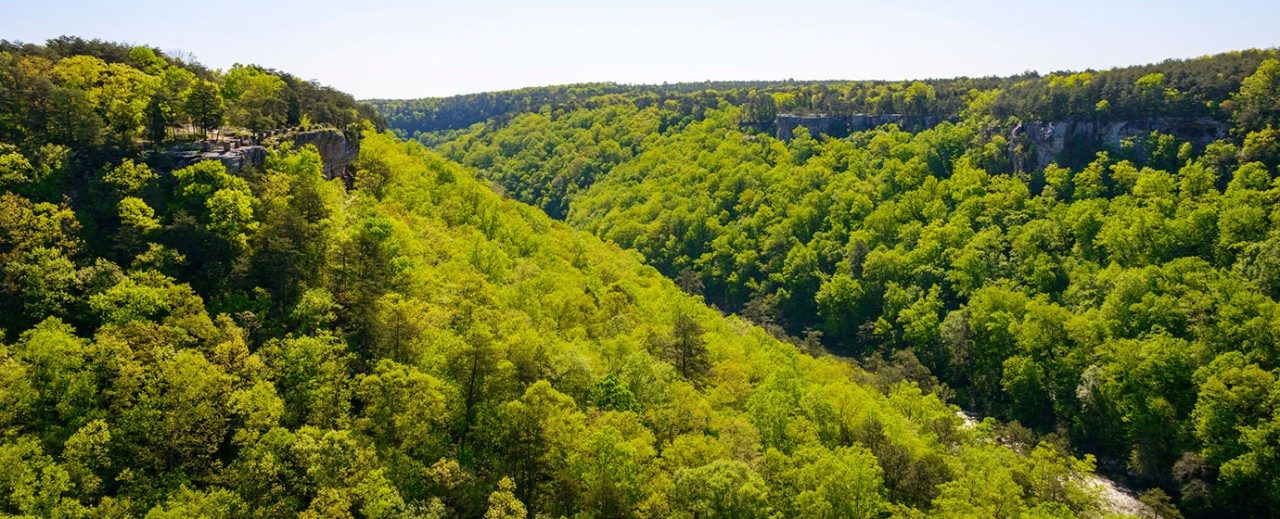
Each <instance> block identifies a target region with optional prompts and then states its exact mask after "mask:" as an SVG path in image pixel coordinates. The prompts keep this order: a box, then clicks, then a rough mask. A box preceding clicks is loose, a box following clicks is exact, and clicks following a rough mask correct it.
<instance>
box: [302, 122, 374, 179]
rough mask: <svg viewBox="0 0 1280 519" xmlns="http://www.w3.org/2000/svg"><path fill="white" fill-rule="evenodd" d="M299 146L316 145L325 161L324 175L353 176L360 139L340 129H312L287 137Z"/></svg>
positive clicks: (329, 177)
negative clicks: (346, 134)
mask: <svg viewBox="0 0 1280 519" xmlns="http://www.w3.org/2000/svg"><path fill="white" fill-rule="evenodd" d="M285 138H286V139H287V140H292V141H293V144H294V145H295V146H298V147H302V146H315V147H316V151H319V152H320V159H321V160H323V161H324V176H325V178H328V179H334V178H339V177H341V178H344V179H349V178H351V163H352V162H355V160H356V156H358V155H360V141H359V140H358V139H347V138H346V136H344V135H343V134H342V132H340V131H338V130H332V129H326V130H312V131H309V132H300V133H296V134H293V135H292V136H288V137H285Z"/></svg>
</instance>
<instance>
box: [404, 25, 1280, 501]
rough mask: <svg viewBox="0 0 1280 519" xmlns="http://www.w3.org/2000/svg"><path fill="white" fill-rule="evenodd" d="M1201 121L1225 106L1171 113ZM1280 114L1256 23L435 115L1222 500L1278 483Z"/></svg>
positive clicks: (820, 336)
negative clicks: (921, 124) (1096, 58)
mask: <svg viewBox="0 0 1280 519" xmlns="http://www.w3.org/2000/svg"><path fill="white" fill-rule="evenodd" d="M533 98H536V96H534V97H533ZM655 100H657V102H654V101H655ZM455 102H459V100H455V99H443V100H435V101H433V103H434V104H435V105H437V106H451V105H452V104H453V103H455ZM412 104H413V103H409V106H412ZM463 104H465V103H463ZM780 113H826V114H842V113H844V114H876V113H880V114H905V115H910V114H915V115H922V116H923V115H932V116H940V117H941V118H942V119H944V122H942V123H941V124H938V125H936V126H933V127H931V128H927V129H922V130H920V131H916V132H907V131H904V130H902V129H901V128H900V127H897V126H893V125H889V126H884V127H880V128H876V129H873V130H869V131H864V132H857V133H854V134H853V135H851V136H849V137H847V138H827V137H824V136H820V135H812V136H811V135H810V134H808V132H805V131H804V130H803V128H801V129H800V130H799V131H798V132H797V135H796V136H795V138H793V139H790V140H789V141H782V140H779V139H777V138H775V137H774V136H773V135H771V133H772V132H771V131H770V130H771V129H770V128H768V125H769V124H770V123H771V122H772V121H773V119H774V117H775V116H776V115H777V114H780ZM387 115H388V117H389V118H390V120H391V121H392V126H393V127H395V126H396V125H397V124H398V123H399V121H400V119H398V117H401V118H402V117H404V113H403V112H402V111H401V112H397V111H394V110H392V111H388V114H387ZM486 115H487V114H486ZM1189 121H1190V122H1191V123H1194V124H1195V125H1199V126H1200V127H1205V128H1221V131H1220V132H1217V133H1216V134H1214V135H1212V137H1211V138H1204V135H1205V134H1203V133H1201V134H1195V135H1189V134H1182V133H1179V131H1180V130H1178V128H1180V126H1179V125H1184V126H1185V125H1186V124H1190V123H1189ZM1054 125H1057V126H1056V128H1059V130H1054V128H1055V126H1054ZM1278 125H1280V61H1277V53H1276V51H1274V50H1265V51H1245V52H1236V53H1228V54H1223V55H1217V56H1208V57H1203V58H1196V59H1191V60H1179V61H1168V62H1164V63H1159V64H1153V65H1145V66H1137V67H1128V68H1121V69H1114V70H1107V71H1087V72H1078V73H1057V74H1051V75H1046V76H1037V75H1024V76H1018V77H1011V78H982V79H956V80H932V81H919V82H900V83H874V82H868V83H818V84H811V85H805V84H759V85H742V86H740V87H736V88H730V89H726V90H699V91H695V92H690V93H685V94H680V93H673V92H671V91H669V90H666V89H664V88H656V87H655V88H653V89H651V90H648V91H646V90H645V89H638V90H636V91H634V92H629V93H623V94H612V95H603V96H598V97H594V98H589V99H586V100H578V101H575V102H573V103H569V104H567V105H566V104H561V103H545V104H542V105H536V106H531V107H529V108H527V109H526V111H525V112H524V113H507V114H505V115H503V116H502V117H498V118H496V119H489V120H488V121H487V122H485V123H483V124H477V125H475V126H472V127H471V128H469V129H467V130H465V131H458V130H454V131H453V132H452V133H436V134H423V135H420V138H421V139H422V140H423V141H424V142H428V143H432V144H436V145H437V146H438V149H439V150H441V151H442V152H443V153H444V154H445V155H446V156H448V157H450V158H453V159H455V160H457V161H459V162H462V163H463V164H465V165H468V166H471V167H474V168H476V169H477V170H478V171H479V174H480V175H481V176H482V177H484V178H486V179H489V180H491V181H492V182H494V184H495V185H496V186H497V187H498V188H500V189H502V190H503V191H505V192H506V193H507V194H508V195H509V196H511V197H514V198H516V199H518V200H521V201H525V202H528V203H530V204H535V205H538V206H540V207H542V208H543V209H544V210H545V211H546V212H547V213H548V214H550V215H552V216H555V217H559V218H565V219H566V220H567V221H568V222H569V223H570V224H572V225H573V226H574V227H576V228H579V229H583V230H587V231H590V232H591V233H593V234H595V235H597V236H599V237H601V238H604V239H606V240H608V241H611V242H614V243H617V244H618V245H621V246H623V247H625V248H629V249H634V250H636V251H638V252H640V253H641V254H643V255H644V257H645V259H646V260H647V261H648V262H649V263H650V264H651V265H653V266H655V267H656V268H657V269H658V270H659V271H661V272H663V273H664V274H666V275H667V276H669V277H671V278H673V279H676V280H677V281H678V282H679V284H680V286H681V287H682V288H684V289H685V290H686V291H687V292H690V293H696V294H700V295H703V296H704V298H705V300H706V301H708V302H709V303H713V304H715V305H716V306H718V307H720V308H723V309H725V310H727V311H732V312H736V313H739V314H741V315H743V316H744V317H746V318H747V319H749V320H751V321H753V322H755V323H757V324H759V325H761V326H764V327H766V328H768V329H770V330H772V331H773V333H774V334H775V335H777V336H779V337H787V336H795V337H805V340H806V341H807V342H809V343H814V342H816V341H820V342H821V343H822V344H824V345H825V346H826V347H827V348H828V349H830V350H832V351H835V352H838V353H841V354H846V355H850V356H853V357H855V358H857V359H860V360H862V361H863V362H864V363H865V364H866V365H868V366H878V365H881V364H882V363H883V362H884V361H883V359H885V358H890V357H893V358H905V357H908V356H909V357H911V358H913V359H918V360H919V362H920V363H922V364H923V366H924V367H926V368H927V369H928V371H929V373H931V374H932V375H933V376H936V377H937V378H938V379H940V380H941V381H942V382H945V383H946V384H947V386H949V388H950V389H952V390H954V392H955V396H954V401H955V402H956V403H958V404H960V405H962V406H964V407H965V408H968V409H971V410H974V411H976V412H979V413H981V414H983V415H990V416H995V417H998V418H1000V419H1002V420H1010V421H1016V422H1018V423H1019V424H1021V425H1023V426H1026V427H1030V428H1031V429H1032V430H1034V431H1035V432H1036V433H1037V434H1040V435H1052V436H1053V437H1056V438H1061V439H1065V440H1068V441H1069V444H1070V445H1071V448H1072V449H1073V452H1076V453H1077V454H1081V453H1092V454H1095V455H1097V456H1099V458H1100V459H1102V460H1103V461H1104V463H1105V464H1106V465H1107V466H1108V467H1110V471H1111V472H1112V473H1116V474H1118V475H1121V476H1127V477H1130V478H1132V479H1133V480H1134V481H1135V482H1136V483H1137V484H1138V485H1140V486H1141V487H1143V488H1148V489H1152V490H1151V491H1150V492H1151V493H1152V495H1155V494H1159V495H1164V494H1168V495H1169V496H1171V499H1172V500H1173V502H1175V503H1176V504H1177V505H1178V506H1179V508H1180V509H1181V512H1182V513H1185V514H1188V515H1192V516H1205V517H1208V516H1222V515H1236V516H1265V515H1266V514H1267V512H1265V511H1267V510H1273V509H1276V508H1277V507H1280V457H1278V454H1277V453H1280V382H1278V381H1277V378H1278V375H1280V371H1278V368H1280V359H1278V358H1277V353H1276V344H1277V343H1278V341H1280V306H1277V302H1276V301H1277V298H1280V259H1278V258H1280V231H1277V230H1276V229H1277V225H1278V223H1280V204H1278V203H1277V202H1278V201H1280V200H1278V199H1280V181H1277V180H1276V178H1277V165H1278V164H1280V144H1278V143H1280V131H1278V130H1277V129H1276V126H1278ZM1148 127H1152V128H1156V129H1155V130H1144V131H1133V130H1126V128H1129V129H1132V128H1148ZM1027 128H1032V129H1033V130H1032V131H1031V133H1033V135H1028V131H1027ZM1035 128H1040V129H1046V130H1044V131H1046V132H1052V131H1058V132H1059V133H1056V134H1055V133H1049V134H1047V135H1034V132H1035V130H1034V129H1035ZM1061 128H1075V129H1076V130H1070V129H1068V130H1061ZM1081 128H1083V129H1081ZM1161 128H1169V130H1168V131H1167V132H1164V131H1161ZM397 129H398V130H400V131H403V132H405V133H407V134H412V132H413V131H414V130H416V129H417V128H416V127H414V126H411V125H405V126H401V127H399V128H397ZM1125 131H1128V133H1124V132H1125ZM1073 132H1074V133H1073ZM1059 137H1060V138H1059ZM1055 139H1057V140H1056V141H1055ZM1051 146H1058V148H1054V149H1053V150H1052V151H1053V152H1054V153H1053V154H1051V155H1052V156H1051V158H1052V159H1053V160H1052V161H1051V163H1049V164H1048V165H1047V166H1045V167H1040V166H1039V165H1037V163H1036V162H1037V161H1036V160H1035V159H1036V157H1037V153H1040V154H1044V153H1046V152H1047V150H1050V147H1051ZM797 341H798V340H797ZM1171 513H1175V512H1166V515H1168V514H1171Z"/></svg>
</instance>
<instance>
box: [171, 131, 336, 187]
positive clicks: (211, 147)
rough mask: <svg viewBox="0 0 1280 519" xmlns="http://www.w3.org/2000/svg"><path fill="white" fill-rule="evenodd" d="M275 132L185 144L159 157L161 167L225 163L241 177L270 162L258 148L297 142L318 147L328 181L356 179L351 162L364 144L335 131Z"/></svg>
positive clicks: (230, 171) (174, 167)
mask: <svg viewBox="0 0 1280 519" xmlns="http://www.w3.org/2000/svg"><path fill="white" fill-rule="evenodd" d="M278 132H279V133H277V131H273V132H269V133H263V134H258V135H255V136H254V137H245V138H243V139H234V140H226V141H213V142H210V141H205V142H201V143H198V144H185V145H182V146H180V147H177V148H174V149H171V150H168V151H165V152H162V153H160V154H159V155H157V156H156V160H157V162H158V165H159V166H161V167H162V168H164V169H178V168H184V167H187V166H190V165H192V164H195V163H196V162H200V161H202V160H217V161H221V162H222V164H223V165H224V166H226V167H227V172H228V173H231V174H233V175H236V174H240V173H242V172H244V171H245V170H246V169H250V168H259V167H262V163H263V162H264V161H266V159H267V148H265V147H263V146H260V145H258V144H257V143H258V142H263V141H265V144H267V145H272V143H276V142H279V141H278V140H276V139H274V138H273V137H277V136H278V137H279V139H280V140H286V141H293V144H294V146H297V147H302V146H315V148H316V151H318V152H320V159H321V160H322V161H323V162H324V176H325V178H328V179H334V178H343V179H345V180H347V181H348V182H350V181H351V178H352V167H351V163H352V162H355V160H356V156H358V155H359V154H360V141H359V140H358V139H347V137H346V136H345V135H343V133H342V132H340V131H338V130H333V129H324V130H312V131H308V132H297V133H288V132H287V131H286V130H280V131H278Z"/></svg>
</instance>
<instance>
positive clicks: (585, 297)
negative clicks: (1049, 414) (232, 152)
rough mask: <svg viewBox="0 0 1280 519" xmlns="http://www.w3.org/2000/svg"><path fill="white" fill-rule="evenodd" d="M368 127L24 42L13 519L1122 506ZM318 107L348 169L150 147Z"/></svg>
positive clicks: (924, 511)
mask: <svg viewBox="0 0 1280 519" xmlns="http://www.w3.org/2000/svg"><path fill="white" fill-rule="evenodd" d="M708 114H709V117H704V118H702V119H701V120H699V121H697V122H693V121H692V120H689V121H685V122H682V123H680V124H681V125H684V126H687V127H689V128H695V127H698V126H699V125H710V124H715V121H716V120H717V119H718V118H719V119H724V118H728V119H724V120H730V119H732V118H733V117H734V112H733V109H732V108H727V107H726V108H717V109H716V110H713V111H711V112H708ZM377 119H378V118H377V116H376V114H372V112H370V111H369V109H368V108H367V107H365V106H363V105H359V104H357V103H355V102H354V101H353V100H352V99H351V98H350V96H346V95H345V94H341V93H338V92H336V91H334V90H332V89H329V88H327V87H323V86H321V85H317V84H313V83H309V82H300V81H297V80H296V78H294V77H293V76H290V75H288V74H287V73H284V72H279V71H275V70H271V69H268V68H264V67H259V66H255V65H238V66H236V67H233V68H232V69H231V70H227V71H219V70H208V69H206V68H204V67H202V66H200V65H199V64H198V63H195V62H194V61H192V60H190V59H189V58H188V59H178V58H176V57H173V56H168V55H166V54H165V53H163V52H160V51H158V50H156V49H152V48H147V47H139V46H129V45H121V44H115V43H108V42H101V41H96V40H95V41H88V40H81V39H76V38H60V39H57V40H52V41H50V42H48V43H46V44H44V45H33V44H18V43H9V42H5V43H3V44H2V45H0V265H2V267H0V514H2V515H6V516H19V517H101V518H106V517H148V518H167V517H209V518H222V517H227V518H232V517H264V518H265V517H308V518H310V517H317V518H318V517H486V518H523V517H690V518H692V517H702V518H707V517H733V518H744V517H745V518H750V517H762V518H763V517H885V516H901V517H923V516H946V517H1014V516H1036V517H1040V516H1045V517H1048V516H1052V517H1070V516H1098V515H1105V514H1107V513H1109V509H1108V508H1107V507H1106V506H1105V505H1104V503H1103V502H1102V501H1101V500H1100V498H1099V496H1098V491H1097V488H1095V487H1094V485H1093V484H1092V483H1091V482H1090V480H1089V478H1088V476H1089V474H1091V473H1092V471H1093V470H1094V459H1093V457H1092V456H1087V455H1086V456H1079V457H1077V456H1075V455H1073V454H1072V453H1071V452H1070V450H1069V449H1070V446H1069V444H1068V443H1067V442H1066V438H1065V437H1064V436H1046V437H1043V438H1037V437H1035V436H1033V435H1032V434H1031V433H1030V431H1028V430H1027V429H1026V428H1024V427H1021V426H1017V425H1004V424H1001V423H1000V422H998V421H995V420H986V421H984V422H982V423H981V424H978V425H976V426H973V427H970V426H967V425H966V424H965V422H964V421H963V420H962V418H961V417H960V416H958V414H957V408H956V407H955V406H953V405H949V404H948V403H947V402H946V401H945V400H946V399H947V398H949V397H950V395H951V391H950V390H949V389H948V388H947V387H946V386H945V385H944V384H943V383H942V382H941V381H939V380H938V379H937V378H936V377H933V376H931V375H930V374H929V373H928V372H927V371H926V370H925V369H924V367H923V366H922V365H921V363H920V361H919V360H918V359H917V358H916V357H914V356H912V355H910V354H906V353H897V354H891V355H887V356H886V357H885V358H883V359H880V360H878V361H877V362H871V363H868V364H867V366H865V367H863V366H860V365H859V364H858V363H855V362H853V361H851V360H849V359H846V358H841V357H835V356H832V355H829V354H826V353H824V352H823V351H822V348H821V346H820V344H818V343H817V340H816V339H817V337H816V336H810V337H808V338H807V339H808V340H799V339H792V340H785V339H787V338H786V337H783V338H782V339H780V338H779V336H781V335H782V334H776V335H775V334H771V333H769V332H768V331H766V330H765V329H764V328H762V327H760V326H756V325H754V324H752V323H750V322H748V321H746V320H744V319H741V318H739V317H736V316H725V315H724V314H722V313H720V312H719V311H717V310H715V309H714V308H711V307H709V306H707V305H706V304H705V303H704V302H703V301H702V300H701V299H699V298H698V297H695V296H691V295H689V294H687V293H685V292H684V291H682V290H681V289H680V288H679V287H678V286H677V284H676V283H674V282H672V281H671V280H669V279H667V278H666V277H664V276H662V275H661V273H660V272H659V269H655V268H654V267H652V266H649V265H647V264H646V262H645V259H644V258H642V257H641V256H640V255H639V254H637V253H635V252H631V251H627V250H624V249H622V248H620V247H618V246H617V245H615V244H611V243H608V242H606V241H604V240H601V239H599V238H597V237H595V236H592V235H591V234H590V233H587V232H584V231H582V230H578V229H574V228H573V227H571V226H570V225H568V224H566V223H564V222H558V221H555V220H553V219H551V218H549V217H547V216H546V215H544V214H543V213H542V212H541V211H539V210H538V209H537V208H534V207H531V206H528V205H525V204H523V203H521V202H518V201H513V200H508V199H504V198H503V197H502V196H500V195H499V194H497V193H495V192H494V191H493V190H492V189H491V186H490V185H489V184H488V183H487V182H485V181H482V180H479V179H477V178H475V177H474V172H473V170H471V169H470V168H468V167H467V166H463V165H460V164H458V163H456V162H453V161H451V160H449V159H448V158H445V157H444V156H442V155H440V154H438V153H436V152H433V151H429V150H428V149H426V148H425V147H424V146H422V145H421V144H419V143H415V142H405V141H401V140H399V139H397V138H396V137H395V136H393V135H392V134H390V133H385V132H383V133H380V132H378V131H377V125H378V121H377ZM630 119H631V118H630V117H629V116H628V117H623V118H619V121H622V120H630ZM734 124H736V122H735V123H734ZM295 125H297V126H302V127H308V126H312V125H324V126H332V127H338V128H342V129H345V130H348V131H359V132H360V133H361V135H362V138H361V139H360V152H359V156H358V157H357V159H356V160H355V163H354V164H353V166H352V171H351V172H350V175H349V176H347V177H343V178H332V179H329V178H326V176H325V175H324V174H323V173H322V172H323V166H324V164H323V163H322V160H323V159H322V158H321V155H320V154H319V153H318V152H317V150H315V149H314V148H311V147H304V148H297V147H295V146H292V145H289V144H281V145H275V146H273V147H271V148H270V149H269V150H268V151H267V157H266V159H265V160H264V162H263V164H262V166H261V167H252V166H248V167H243V168H240V169H237V170H235V171H231V170H228V169H227V168H226V166H225V165H224V164H223V163H221V162H219V161H202V162H197V163H194V164H191V165H187V166H184V167H177V168H171V167H168V166H166V165H165V163H164V162H163V161H161V160H158V157H160V156H161V155H163V153H162V152H164V151H165V150H167V149H170V148H171V147H174V146H185V145H189V141H201V140H204V139H206V138H209V137H210V136H211V135H212V136H214V140H213V141H204V142H205V143H206V144H210V142H212V145H219V146H222V145H229V144H228V143H229V142H230V141H229V140H227V139H226V136H227V135H243V134H245V133H257V132H258V131H260V130H270V129H273V128H278V127H281V126H295ZM731 131H737V130H731ZM656 138H659V137H658V135H657V134H655V135H653V136H651V137H647V138H645V139H643V140H645V141H646V142H647V141H650V140H652V139H656ZM663 138H665V137H663ZM656 142H657V141H653V142H652V143H653V144H656ZM780 150H782V151H783V152H785V147H782V148H780ZM786 153H789V152H786ZM625 158H630V157H625ZM622 162H623V159H622V158H620V159H619V160H618V161H617V163H618V164H621V163H622ZM602 171H603V170H602ZM602 178H603V177H602ZM575 210H576V209H575ZM682 284H683V285H685V288H689V287H690V285H691V284H692V281H691V280H690V279H687V276H686V278H685V279H682ZM713 289H714V287H713ZM904 351H905V350H904ZM1147 501H1150V503H1151V504H1153V505H1154V506H1157V507H1167V506H1168V504H1167V502H1166V501H1167V499H1162V498H1161V496H1159V495H1150V496H1147Z"/></svg>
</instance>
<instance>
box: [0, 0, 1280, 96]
mask: <svg viewBox="0 0 1280 519" xmlns="http://www.w3.org/2000/svg"><path fill="white" fill-rule="evenodd" d="M1278 4H1280V2H1277V0H1269V1H1268V0H1252V1H1245V0H1218V1H1212V2H1209V1H1195V2H1192V1H1183V0H1168V1H1125V0H1111V1H1092V0H1086V1H1036V0H1027V1H1021V2H1014V1H983V0H976V1H967V2H959V1H938V2H923V1H921V2H895V1H888V0H880V1H876V2H864V1H815V0H771V1H756V0H739V1H704V2H699V1H695V0H685V1H668V0H650V1H640V0H632V1H623V2H614V3H611V2H604V1H600V2H587V1H567V0H538V1H535V0H525V1H516V0H502V1H462V0H455V1H451V2H440V1H434V0H426V1H407V0H396V1H377V0H343V1H332V0H310V1H295V0H288V1H271V0H256V1H244V0H208V1H196V2H190V1H174V0H167V1H130V0H115V1H106V0H96V1H83V0H82V1H59V0H43V1H32V0H0V39H8V40H19V41H25V42H42V41H44V40H46V39H49V38H53V37H56V36H60V35H75V36H81V37H85V38H100V39H105V40H112V41H123V42H130V43H136V44H145V45H149V46H152V47H157V48H160V49H162V50H182V51H185V52H188V53H191V54H194V55H195V57H196V58H198V60H199V61H200V62H201V63H203V64H204V65H206V66H209V67H212V68H219V69H226V68H229V67H230V66H231V65H232V64H235V63H256V64H259V65H262V66H266V67H271V68H276V69H280V70H284V71H287V72H290V73H292V74H294V75H297V76H299V77H302V78H304V79H314V80H318V81H319V82H321V83H323V84H327V85H331V86H333V87H335V88H338V89H339V90H343V91H345V92H349V93H351V94H353V95H355V96H356V97H357V98H360V99H369V98H417V97H433V96H445V95H454V94H464V93H472V92H483V91H491V90H505V89H511V88H520V87H527V86H542V85H552V84H565V83H578V82H590V81H613V82H619V83H663V82H672V83H674V82H681V81H704V80H777V79H809V80H813V79H923V78H937V77H955V76H985V75H1009V74H1017V73H1020V72H1024V71H1028V70H1036V71H1040V72H1052V71H1060V70H1082V69H1087V68H1093V69H1099V68H1109V67H1114V66H1123V65H1133V64H1142V63H1151V62H1157V61H1161V60H1164V59H1167V58H1188V57H1195V56H1201V55H1205V54H1212V53H1217V52H1222V51H1228V50H1240V49H1246V48H1254V47H1276V46H1280V29H1277V28H1280V5H1278Z"/></svg>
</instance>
